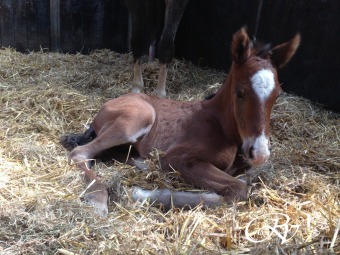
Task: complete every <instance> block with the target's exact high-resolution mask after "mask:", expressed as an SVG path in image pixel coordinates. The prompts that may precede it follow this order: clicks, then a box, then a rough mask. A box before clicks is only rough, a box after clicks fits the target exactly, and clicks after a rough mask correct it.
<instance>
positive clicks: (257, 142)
mask: <svg viewBox="0 0 340 255" xmlns="http://www.w3.org/2000/svg"><path fill="white" fill-rule="evenodd" d="M242 150H243V152H244V154H245V155H246V159H247V160H248V162H249V164H251V165H252V166H258V165H261V164H263V163H265V162H266V161H267V160H268V158H269V156H270V150H269V139H268V138H267V137H266V136H265V135H264V134H262V135H260V136H258V137H250V138H246V139H244V140H243V144H242Z"/></svg>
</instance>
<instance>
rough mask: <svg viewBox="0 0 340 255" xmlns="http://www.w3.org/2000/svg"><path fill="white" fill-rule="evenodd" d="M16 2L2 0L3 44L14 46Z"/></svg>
mask: <svg viewBox="0 0 340 255" xmlns="http://www.w3.org/2000/svg"><path fill="white" fill-rule="evenodd" d="M13 17H14V4H13V1H12V0H2V2H0V30H1V45H2V46H5V47H14V41H15V39H14V38H15V37H14V33H13V31H14V22H13Z"/></svg>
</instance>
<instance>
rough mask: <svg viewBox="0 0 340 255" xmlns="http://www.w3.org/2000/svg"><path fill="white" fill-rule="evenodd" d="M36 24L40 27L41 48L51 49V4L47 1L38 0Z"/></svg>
mask: <svg viewBox="0 0 340 255" xmlns="http://www.w3.org/2000/svg"><path fill="white" fill-rule="evenodd" d="M36 15H37V17H36V22H37V27H38V37H39V47H40V48H41V49H46V50H47V49H50V46H51V45H50V38H51V37H50V36H51V21H50V4H49V1H46V0H37V12H36Z"/></svg>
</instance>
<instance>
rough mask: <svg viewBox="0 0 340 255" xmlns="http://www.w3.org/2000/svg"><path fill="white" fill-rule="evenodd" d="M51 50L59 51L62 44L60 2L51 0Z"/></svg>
mask: <svg viewBox="0 0 340 255" xmlns="http://www.w3.org/2000/svg"><path fill="white" fill-rule="evenodd" d="M50 26H51V50H52V51H59V50H60V49H61V43H60V40H61V39H60V0H50Z"/></svg>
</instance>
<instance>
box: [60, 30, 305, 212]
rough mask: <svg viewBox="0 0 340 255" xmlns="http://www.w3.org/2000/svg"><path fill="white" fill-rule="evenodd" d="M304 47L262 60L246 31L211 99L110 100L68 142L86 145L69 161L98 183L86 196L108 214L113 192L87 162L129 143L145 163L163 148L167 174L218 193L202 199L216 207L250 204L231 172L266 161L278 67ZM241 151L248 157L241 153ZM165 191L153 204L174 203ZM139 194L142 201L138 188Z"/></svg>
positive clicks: (288, 46)
mask: <svg viewBox="0 0 340 255" xmlns="http://www.w3.org/2000/svg"><path fill="white" fill-rule="evenodd" d="M299 43H300V36H299V35H296V36H295V37H294V38H293V39H292V40H290V41H288V42H286V43H283V44H281V45H278V46H276V47H274V48H273V49H272V50H270V51H268V52H261V56H258V55H256V52H255V50H254V49H253V48H252V44H251V42H250V39H249V37H248V34H247V32H246V30H245V29H244V28H242V29H240V30H239V31H238V32H236V33H235V34H234V36H233V39H232V46H231V53H232V58H233V63H232V66H231V70H230V73H229V75H228V78H227V80H226V81H225V83H224V85H223V86H222V87H221V88H220V89H219V91H218V92H217V94H216V95H215V96H214V97H213V98H211V99H209V100H203V101H197V102H177V101H174V100H170V99H163V98H158V97H153V96H148V95H145V94H134V93H133V94H127V95H123V96H121V97H118V98H115V99H112V100H110V101H108V102H107V103H105V104H104V105H103V107H102V108H101V109H100V111H99V112H98V113H97V115H96V116H95V118H94V120H93V122H92V124H91V127H90V129H89V130H88V131H87V132H86V133H85V134H84V135H78V136H74V135H70V136H66V137H65V138H64V141H63V143H64V144H65V145H67V146H71V147H75V146H76V145H77V144H78V145H80V146H78V147H75V148H74V149H73V150H72V151H71V153H70V155H69V157H70V159H71V160H72V161H74V162H76V163H77V165H78V166H79V167H80V168H81V169H82V170H83V171H84V173H85V179H86V181H87V182H91V181H93V180H95V182H94V184H93V185H92V186H91V187H90V188H89V190H88V193H87V195H86V199H87V200H88V201H90V202H91V203H92V204H93V205H94V206H95V207H96V208H97V211H98V212H99V213H100V214H102V215H107V213H108V207H107V199H108V193H107V189H106V187H105V186H104V185H103V184H102V183H101V181H100V180H99V179H98V177H97V176H96V174H95V173H94V172H93V171H92V170H91V169H90V166H89V159H93V158H94V157H95V156H96V155H98V154H99V153H101V152H102V151H104V150H107V149H110V148H112V147H116V146H119V145H125V144H130V145H132V146H133V147H134V148H135V149H136V151H137V152H138V154H139V156H140V157H141V158H147V157H149V156H150V152H151V151H152V150H153V149H154V148H156V149H158V150H161V151H163V152H164V156H163V157H162V158H161V166H162V169H163V170H165V171H166V170H170V169H171V168H173V169H175V170H177V171H178V172H179V173H180V175H181V177H182V179H183V180H184V181H186V182H188V183H191V184H193V185H195V186H197V187H201V188H205V189H208V190H210V191H212V192H214V193H216V194H217V195H216V194H215V195H212V197H209V195H206V196H205V195H202V196H200V197H199V199H198V201H199V200H200V199H201V200H203V202H206V203H208V204H209V203H215V202H216V201H215V199H216V197H217V200H218V201H220V199H219V198H220V196H221V197H222V198H223V201H224V202H231V201H234V200H245V199H247V186H246V184H244V183H243V182H241V181H239V180H237V179H235V178H234V177H232V175H233V174H234V173H235V172H236V171H237V170H238V168H239V166H240V165H242V164H243V163H246V164H249V165H250V166H258V165H260V164H263V163H264V162H265V161H266V160H267V159H268V157H269V155H270V152H269V122H270V113H271V110H272V107H273V105H274V103H275V101H276V98H277V97H278V95H279V94H280V92H281V87H280V84H279V81H278V77H277V71H276V68H279V67H282V66H283V65H285V64H286V63H287V62H288V61H289V60H290V59H291V58H292V56H293V55H294V53H295V51H296V49H297V48H298V46H299ZM91 137H92V138H94V139H93V140H92V141H90V138H91ZM239 147H241V148H242V150H243V153H244V157H239V156H238V155H237V150H238V148H239ZM131 163H133V161H131ZM161 193H162V192H161ZM161 193H154V194H151V195H152V199H153V200H155V199H159V201H163V200H164V199H165V200H167V201H169V203H170V200H171V197H170V195H171V194H170V192H168V193H167V194H168V197H166V198H164V197H163V195H164V194H165V193H164V192H163V193H162V194H163V195H162V194H161ZM145 194H146V195H148V194H149V193H145ZM145 194H144V195H145ZM174 194H175V193H174ZM186 194H187V193H185V192H180V193H176V194H175V195H176V196H177V198H176V199H178V201H180V202H179V204H180V205H183V204H186V203H188V204H191V203H190V200H191V199H192V197H190V196H189V197H187V195H186ZM139 195H141V196H144V195H143V194H142V193H141V192H140V190H139V191H138V192H137V196H139ZM165 195H166V194H165ZM155 196H156V197H155ZM157 196H158V197H157ZM174 199H175V198H174ZM218 203H219V202H218ZM218 203H217V204H218Z"/></svg>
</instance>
